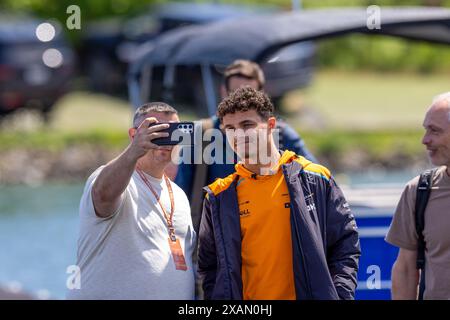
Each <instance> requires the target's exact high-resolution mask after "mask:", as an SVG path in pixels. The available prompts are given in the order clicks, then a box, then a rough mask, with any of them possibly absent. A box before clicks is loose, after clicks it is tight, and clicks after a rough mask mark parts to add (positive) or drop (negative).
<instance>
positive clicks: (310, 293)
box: [283, 164, 313, 300]
mask: <svg viewBox="0 0 450 320" xmlns="http://www.w3.org/2000/svg"><path fill="white" fill-rule="evenodd" d="M290 169H291V170H292V164H291V167H290ZM283 173H284V177H285V181H286V183H287V187H288V190H289V197H290V198H291V201H292V199H294V197H293V195H292V188H290V185H289V183H290V181H289V180H290V175H288V174H287V172H286V167H284V165H283ZM300 181H301V180H300ZM300 189H301V192H303V188H300ZM299 209H300V208H299ZM291 214H293V213H292V207H291ZM294 227H295V234H296V236H297V238H299V239H298V246H299V249H300V256H301V258H302V260H303V269H304V274H305V280H306V286H307V288H308V292H307V293H308V294H307V296H308V298H309V299H310V300H312V298H313V297H312V289H311V283H310V281H309V272H308V268H307V267H306V259H305V254H304V252H303V246H302V242H303V241H302V240H303V239H302V235H301V232H299V230H298V228H297V226H294Z"/></svg>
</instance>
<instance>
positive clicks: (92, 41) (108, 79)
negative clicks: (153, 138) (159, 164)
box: [79, 2, 276, 98]
mask: <svg viewBox="0 0 450 320" xmlns="http://www.w3.org/2000/svg"><path fill="white" fill-rule="evenodd" d="M274 11H276V8H275V7H272V6H258V7H254V6H242V5H230V4H221V3H181V2H178V3H175V2H174V3H165V4H160V5H155V6H151V7H149V8H148V9H147V10H145V12H142V13H140V14H137V15H135V16H133V17H131V18H114V19H108V20H101V21H96V22H94V23H91V24H89V25H88V26H87V27H86V28H85V32H84V35H83V37H82V45H81V48H80V49H79V57H80V60H81V66H82V72H83V74H84V75H86V76H87V80H88V86H89V88H90V89H91V90H93V91H96V92H104V93H108V94H111V95H115V96H121V97H125V98H126V97H127V87H126V73H127V69H128V65H129V63H131V62H133V61H135V60H136V59H138V58H139V57H141V56H142V55H143V54H144V53H146V52H147V51H148V49H149V48H151V46H152V44H151V42H149V41H151V40H153V39H155V38H156V37H157V36H159V35H160V34H162V33H165V32H167V31H169V30H173V29H177V28H180V27H184V26H188V25H198V24H205V23H209V22H212V21H220V20H226V19H231V18H238V17H243V16H249V15H253V14H256V13H258V14H259V13H265V12H274Z"/></svg>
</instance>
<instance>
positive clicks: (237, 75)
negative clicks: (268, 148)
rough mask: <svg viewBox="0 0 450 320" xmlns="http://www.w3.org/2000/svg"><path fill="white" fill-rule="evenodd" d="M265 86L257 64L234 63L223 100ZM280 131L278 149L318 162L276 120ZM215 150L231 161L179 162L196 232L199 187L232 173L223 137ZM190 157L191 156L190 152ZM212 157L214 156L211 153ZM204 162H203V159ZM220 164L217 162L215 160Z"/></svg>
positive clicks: (214, 123)
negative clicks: (240, 90) (245, 87)
mask: <svg viewBox="0 0 450 320" xmlns="http://www.w3.org/2000/svg"><path fill="white" fill-rule="evenodd" d="M264 84H265V79H264V73H263V71H262V70H261V68H260V67H259V65H258V64H256V63H254V62H251V61H248V60H236V61H234V62H233V63H232V64H230V65H229V66H228V67H227V68H226V70H225V74H224V84H223V85H222V87H221V94H222V98H225V97H226V96H228V95H229V94H230V93H231V92H234V91H235V90H236V89H238V88H241V87H244V86H250V87H252V88H254V89H256V90H263V88H264ZM277 123H278V129H279V149H280V150H290V151H293V152H295V153H296V154H298V155H301V156H303V157H305V158H306V159H308V160H310V161H312V162H314V163H317V160H316V159H315V158H314V156H313V155H312V154H311V153H310V152H309V151H308V149H307V148H306V146H305V143H304V141H303V140H302V138H301V137H300V136H299V135H298V133H297V132H296V131H295V130H294V129H293V128H292V127H290V126H289V125H288V124H287V123H286V122H283V121H280V120H279V121H277ZM202 128H203V131H205V130H207V129H210V128H214V129H220V121H219V119H218V118H217V117H216V116H214V117H212V118H209V119H204V120H202ZM215 143H216V150H217V149H221V150H222V152H223V154H224V155H232V157H233V158H232V159H225V161H222V163H213V164H211V165H206V164H205V163H202V164H194V163H193V162H191V164H186V163H182V164H180V165H179V167H178V172H177V175H176V178H175V183H176V184H177V185H178V186H180V187H181V188H182V189H183V190H184V192H185V193H186V195H187V196H188V198H189V200H190V203H191V212H192V219H193V224H194V228H195V229H196V230H198V229H197V227H198V224H199V222H200V217H201V210H202V209H201V206H202V202H203V191H202V188H203V187H204V186H206V185H208V184H210V183H212V182H214V181H215V180H216V179H217V178H223V177H226V176H228V175H230V174H231V173H233V172H234V165H235V163H236V156H235V155H234V152H233V151H232V150H231V147H230V146H229V145H228V143H227V141H226V139H225V137H224V136H223V139H221V141H215ZM191 154H194V151H193V150H192V152H191ZM213 156H214V154H213ZM203 160H204V159H203ZM218 162H219V161H218Z"/></svg>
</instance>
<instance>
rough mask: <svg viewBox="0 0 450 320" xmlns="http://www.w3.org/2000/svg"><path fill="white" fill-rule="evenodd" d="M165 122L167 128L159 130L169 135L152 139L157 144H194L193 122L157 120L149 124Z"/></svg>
mask: <svg viewBox="0 0 450 320" xmlns="http://www.w3.org/2000/svg"><path fill="white" fill-rule="evenodd" d="M163 123H167V124H168V125H169V128H167V129H164V130H161V132H168V133H169V136H168V137H164V138H156V139H153V140H152V142H153V143H154V144H157V145H158V146H174V145H177V144H180V145H193V144H194V123H193V122H158V123H153V124H151V125H150V127H151V126H154V125H157V124H163Z"/></svg>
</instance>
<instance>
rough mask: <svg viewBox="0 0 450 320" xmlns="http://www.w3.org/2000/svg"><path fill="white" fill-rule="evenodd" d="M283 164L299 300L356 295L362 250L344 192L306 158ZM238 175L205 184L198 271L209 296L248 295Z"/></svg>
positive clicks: (213, 297)
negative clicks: (243, 284) (245, 289)
mask: <svg viewBox="0 0 450 320" xmlns="http://www.w3.org/2000/svg"><path fill="white" fill-rule="evenodd" d="M281 168H282V170H283V174H284V177H285V181H286V183H287V186H288V190H289V196H290V202H291V205H290V208H291V218H290V220H291V233H292V250H293V252H292V256H293V265H292V268H293V271H294V281H295V292H296V297H297V299H300V300H303V299H321V300H323V299H325V300H334V299H353V298H354V294H355V289H356V283H357V271H358V260H359V256H360V254H361V250H360V245H359V236H358V232H357V229H356V223H355V219H354V216H353V215H352V213H351V211H350V208H349V206H348V203H347V201H346V200H345V198H344V195H343V194H342V191H341V190H340V188H339V187H338V186H337V184H336V182H335V181H334V179H333V177H331V175H330V173H329V171H328V169H326V168H325V167H322V166H320V165H317V164H314V163H312V162H310V161H308V160H306V159H305V158H303V157H295V158H294V159H293V160H292V161H290V162H289V163H286V164H283V165H282V166H281ZM238 178H239V176H237V174H236V173H235V174H232V175H230V176H228V177H227V178H224V179H218V180H217V181H216V182H215V183H213V184H211V185H209V186H207V187H205V188H204V189H205V191H206V193H207V194H206V197H205V200H204V203H203V215H202V220H201V224H200V230H199V251H198V254H199V256H198V259H199V260H198V273H199V277H200V278H201V280H202V283H203V291H204V296H205V299H233V300H242V298H243V286H242V276H241V264H242V259H241V229H240V218H239V208H238V201H237V192H236V182H237V180H238ZM261 201H264V200H263V199H261ZM267 241H270V239H268V240H267ZM262 245H264V244H262Z"/></svg>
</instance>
